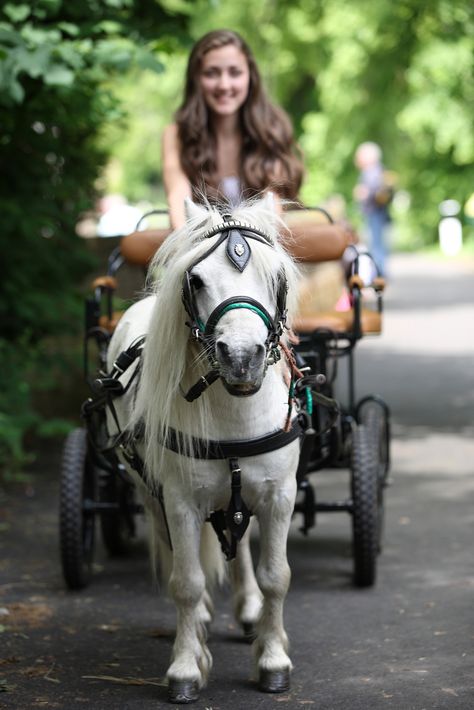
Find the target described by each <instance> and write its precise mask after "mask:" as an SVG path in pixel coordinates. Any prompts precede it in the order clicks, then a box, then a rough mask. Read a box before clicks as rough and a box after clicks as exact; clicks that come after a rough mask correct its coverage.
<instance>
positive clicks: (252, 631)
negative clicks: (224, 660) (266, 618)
mask: <svg viewBox="0 0 474 710" xmlns="http://www.w3.org/2000/svg"><path fill="white" fill-rule="evenodd" d="M242 631H243V632H244V639H245V640H246V641H248V642H249V643H252V642H253V641H255V639H256V638H257V629H256V627H255V624H252V622H251V621H244V622H242Z"/></svg>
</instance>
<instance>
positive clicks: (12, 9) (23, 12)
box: [3, 3, 30, 22]
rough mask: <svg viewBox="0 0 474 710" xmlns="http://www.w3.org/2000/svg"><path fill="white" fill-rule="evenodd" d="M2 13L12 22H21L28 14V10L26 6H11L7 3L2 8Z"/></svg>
mask: <svg viewBox="0 0 474 710" xmlns="http://www.w3.org/2000/svg"><path fill="white" fill-rule="evenodd" d="M3 12H4V13H5V15H6V16H7V17H9V18H10V20H11V21H12V22H23V21H24V20H26V18H27V17H28V15H29V14H30V8H29V6H28V5H12V4H11V3H8V5H5V7H4V8H3Z"/></svg>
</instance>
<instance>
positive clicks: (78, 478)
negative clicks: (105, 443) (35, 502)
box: [60, 429, 96, 589]
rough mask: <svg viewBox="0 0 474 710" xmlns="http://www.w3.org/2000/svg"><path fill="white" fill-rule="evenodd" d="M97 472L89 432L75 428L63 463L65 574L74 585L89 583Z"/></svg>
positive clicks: (67, 581)
mask: <svg viewBox="0 0 474 710" xmlns="http://www.w3.org/2000/svg"><path fill="white" fill-rule="evenodd" d="M95 487H96V483H95V474H94V469H93V467H92V466H91V465H90V462H89V460H88V456H87V433H86V430H85V429H74V430H73V431H71V432H70V434H69V435H68V437H67V439H66V443H65V445H64V450H63V458H62V465H61V492H60V546H61V562H62V568H63V575H64V579H65V581H66V584H67V586H68V587H69V588H70V589H82V588H84V587H85V586H87V584H88V583H89V579H90V576H91V568H92V559H93V553H94V527H95V526H94V513H93V512H92V511H90V510H89V511H88V510H87V502H88V501H93V500H94V498H95Z"/></svg>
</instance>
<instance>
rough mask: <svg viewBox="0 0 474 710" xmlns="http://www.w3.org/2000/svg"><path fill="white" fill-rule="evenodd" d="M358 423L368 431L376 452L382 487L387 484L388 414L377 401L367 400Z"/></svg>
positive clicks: (359, 413) (388, 460) (388, 451)
mask: <svg viewBox="0 0 474 710" xmlns="http://www.w3.org/2000/svg"><path fill="white" fill-rule="evenodd" d="M358 421H359V423H360V424H364V426H366V427H367V429H368V430H369V436H371V437H372V438H373V442H374V446H375V447H376V452H377V466H378V477H379V481H380V483H381V485H382V486H385V485H386V483H387V475H388V470H389V466H390V431H389V421H388V414H387V412H386V410H385V408H384V407H383V406H382V405H381V404H379V403H378V402H377V400H370V399H368V400H367V401H366V402H364V403H363V404H362V406H361V407H360V409H359V412H358Z"/></svg>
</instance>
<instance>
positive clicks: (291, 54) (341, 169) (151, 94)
mask: <svg viewBox="0 0 474 710" xmlns="http://www.w3.org/2000/svg"><path fill="white" fill-rule="evenodd" d="M220 27H229V28H232V29H235V30H237V31H239V32H241V34H242V35H243V36H244V37H245V38H246V39H247V40H248V42H249V44H250V45H251V47H252V49H253V50H254V52H255V54H256V57H257V60H258V62H259V66H260V68H261V71H262V74H263V76H264V77H265V80H266V84H267V86H268V88H269V90H270V93H271V95H272V96H273V97H274V98H275V99H276V100H277V101H279V102H281V103H282V104H283V106H284V107H285V108H286V109H287V110H288V112H289V113H290V115H291V117H292V119H293V122H294V125H295V130H296V133H297V136H298V140H299V143H300V145H301V147H302V149H303V152H304V155H305V164H306V168H307V176H306V182H305V185H304V188H303V191H302V197H303V200H304V201H305V202H308V203H312V204H315V203H321V202H322V201H324V200H325V199H326V198H327V197H328V196H329V195H331V194H334V193H342V195H343V196H344V197H345V198H346V201H347V204H348V206H349V212H350V214H351V216H352V218H357V214H358V213H357V210H356V209H355V206H354V204H353V200H352V188H353V186H354V183H355V181H356V178H357V174H356V170H355V167H354V165H353V155H354V151H355V148H356V146H357V145H358V144H359V143H360V142H362V141H365V140H374V141H376V142H378V143H379V144H380V145H381V146H382V148H383V151H384V157H385V162H386V165H387V166H388V167H389V168H390V169H391V170H394V171H395V172H396V173H397V175H398V186H399V188H401V189H402V190H404V191H407V192H408V193H409V196H410V204H411V207H410V209H409V211H408V212H407V213H405V214H399V213H398V212H397V210H400V209H401V208H400V205H401V204H402V202H401V201H400V202H397V201H395V204H394V215H395V218H396V220H397V223H398V222H400V220H402V219H403V222H404V225H405V227H406V229H408V230H409V232H410V233H411V235H412V239H413V242H414V243H418V244H423V243H429V242H431V241H433V240H435V239H436V228H437V223H438V219H439V214H438V204H439V202H440V201H441V200H443V199H445V198H447V197H451V198H456V199H458V200H459V202H461V204H464V203H465V201H466V199H467V198H468V196H469V195H470V194H471V192H472V189H473V187H472V186H473V184H474V168H473V164H474V161H473V158H474V134H473V132H472V106H473V105H474V82H473V71H472V70H473V57H474V6H473V4H472V2H470V0H433V2H429V3H428V2H426V0H400V1H399V2H393V1H392V0H379V2H377V3H374V2H372V1H371V0H357V1H356V2H353V3H343V2H340V0H293V1H292V2H289V1H288V0H260V1H256V0H240V2H239V3H234V2H229V1H228V0H213V1H212V2H211V0H197V1H196V3H195V5H194V10H193V14H192V18H191V28H190V34H191V37H192V38H197V37H199V36H201V35H202V34H204V33H205V32H207V31H209V30H211V29H216V28H220ZM175 56H176V57H177V62H178V65H177V66H179V71H178V69H177V66H176V65H175V64H173V61H171V58H170V60H169V61H168V62H165V66H166V72H165V74H164V75H163V76H162V77H160V79H159V80H158V81H156V82H155V83H153V85H152V81H149V82H148V83H145V81H144V82H143V83H142V82H141V80H140V79H138V80H137V78H136V76H133V78H130V79H127V78H124V80H123V82H122V84H121V87H120V92H119V95H120V96H128V97H133V100H132V101H128V100H127V102H126V105H127V106H128V113H129V119H128V127H127V133H126V134H125V133H123V134H122V138H120V134H119V133H117V135H115V136H114V140H113V142H112V143H111V144H110V145H111V149H112V152H113V155H114V156H116V158H117V161H115V162H114V165H113V170H112V171H111V173H110V175H112V176H113V178H114V179H116V182H115V183H113V184H114V185H115V186H119V187H120V189H123V190H124V191H125V192H127V194H128V195H129V197H130V198H133V199H136V197H137V196H138V195H140V194H141V195H143V194H144V192H148V194H149V190H150V185H151V184H153V185H154V186H155V191H156V183H157V182H158V181H159V178H160V174H159V168H160V163H159V155H158V150H159V134H160V132H161V127H162V126H163V125H164V124H165V123H166V122H168V121H169V120H170V117H171V115H172V109H174V108H175V107H176V105H177V102H178V101H179V98H180V92H181V86H182V83H181V78H180V76H179V72H180V71H181V66H182V61H183V58H182V54H179V55H175V54H174V55H173V59H174V57H175ZM167 77H170V78H172V81H171V82H170V83H169V84H167ZM139 87H141V88H139ZM173 87H174V93H173ZM125 135H127V137H130V142H129V141H128V140H127V141H126V142H125V141H124V140H123V138H124V136H125ZM147 138H148V140H147ZM148 144H149V145H150V146H151V147H152V150H151V151H150V152H149V153H148V154H147V152H146V151H143V149H142V147H141V146H143V145H148ZM137 163H140V167H138V166H137ZM142 168H143V169H142ZM120 176H121V177H120ZM144 180H146V184H144V182H143V181H144ZM403 204H405V203H403Z"/></svg>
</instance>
